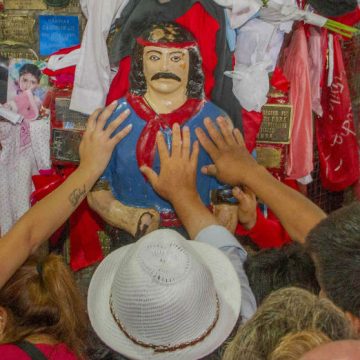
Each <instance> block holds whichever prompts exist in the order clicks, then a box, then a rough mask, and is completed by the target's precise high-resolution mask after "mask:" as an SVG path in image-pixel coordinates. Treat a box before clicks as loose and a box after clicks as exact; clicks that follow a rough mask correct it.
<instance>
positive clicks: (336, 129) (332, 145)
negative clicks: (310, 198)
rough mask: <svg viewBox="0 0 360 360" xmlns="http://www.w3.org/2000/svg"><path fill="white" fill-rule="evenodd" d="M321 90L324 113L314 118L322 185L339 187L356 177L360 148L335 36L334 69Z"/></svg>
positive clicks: (334, 189)
mask: <svg viewBox="0 0 360 360" xmlns="http://www.w3.org/2000/svg"><path fill="white" fill-rule="evenodd" d="M333 79H334V80H333V83H332V85H331V86H330V87H328V86H324V87H323V92H322V101H321V104H322V107H323V110H324V114H323V117H322V118H320V117H318V118H317V121H316V135H317V144H318V149H319V160H320V175H321V180H322V184H323V186H324V187H325V188H326V189H328V190H331V191H341V190H344V189H345V188H346V187H348V186H350V185H352V184H353V183H354V182H356V181H357V180H358V179H359V176H360V174H359V153H358V151H359V149H358V144H357V139H356V133H355V126H354V116H353V112H352V106H351V99H350V92H349V86H348V83H347V78H346V72H345V67H344V61H343V57H342V51H341V45H340V41H339V37H338V36H334V73H333Z"/></svg>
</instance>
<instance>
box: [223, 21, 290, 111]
mask: <svg viewBox="0 0 360 360" xmlns="http://www.w3.org/2000/svg"><path fill="white" fill-rule="evenodd" d="M291 27H292V22H291V23H290V24H289V23H284V24H282V25H281V26H280V25H279V26H275V25H273V24H269V23H266V22H265V21H262V20H260V19H257V18H255V19H251V20H250V21H248V22H247V23H246V24H245V25H244V26H242V27H241V28H240V29H239V30H238V35H237V38H236V48H235V67H234V72H233V73H232V74H231V73H227V75H228V76H229V75H230V76H231V77H233V92H234V95H235V96H236V98H237V99H238V100H239V102H240V104H241V106H242V107H244V108H245V109H246V110H248V111H252V110H255V111H260V109H261V107H262V106H263V105H264V104H265V103H266V101H267V97H266V96H267V93H268V90H269V79H268V73H269V72H271V71H273V70H274V68H275V66H276V63H277V59H278V56H279V52H280V49H281V46H282V43H283V41H284V33H285V32H290V31H291ZM254 94H256V96H255V97H254V96H253V95H254Z"/></svg>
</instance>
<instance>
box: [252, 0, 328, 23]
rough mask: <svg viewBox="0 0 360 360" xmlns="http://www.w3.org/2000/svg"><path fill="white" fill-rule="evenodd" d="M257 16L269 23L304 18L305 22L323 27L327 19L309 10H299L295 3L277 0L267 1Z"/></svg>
mask: <svg viewBox="0 0 360 360" xmlns="http://www.w3.org/2000/svg"><path fill="white" fill-rule="evenodd" d="M259 17H260V18H261V19H262V20H264V21H266V22H269V23H271V24H274V25H278V24H280V23H282V22H286V21H296V20H304V21H305V22H306V23H308V24H311V25H315V26H319V27H323V26H324V25H325V23H326V21H327V19H326V18H325V17H323V16H320V15H318V14H314V13H312V12H310V11H306V10H300V9H298V8H297V6H296V5H292V4H287V3H283V4H280V3H279V1H275V0H272V1H269V3H268V5H267V6H266V7H263V8H261V10H260V12H259Z"/></svg>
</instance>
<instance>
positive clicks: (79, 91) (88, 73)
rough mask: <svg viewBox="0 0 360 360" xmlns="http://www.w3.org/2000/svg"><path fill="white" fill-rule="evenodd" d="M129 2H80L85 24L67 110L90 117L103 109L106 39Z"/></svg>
mask: <svg viewBox="0 0 360 360" xmlns="http://www.w3.org/2000/svg"><path fill="white" fill-rule="evenodd" d="M128 2H129V0H106V1H99V0H81V8H82V10H83V12H84V14H85V16H86V17H87V19H88V21H87V24H86V28H85V31H84V35H83V39H82V42H81V48H80V59H79V63H78V64H77V66H76V71H75V81H74V89H73V92H72V96H71V102H70V109H71V110H75V111H79V112H82V113H84V114H91V113H92V112H93V111H94V110H95V109H97V108H99V107H103V106H104V105H105V100H106V95H107V93H108V91H109V87H110V64H109V56H108V52H107V47H106V39H107V36H108V34H109V30H110V27H111V24H112V22H113V20H114V19H115V18H116V17H118V16H119V14H120V13H121V11H122V10H123V9H124V7H125V6H126V5H127V3H128Z"/></svg>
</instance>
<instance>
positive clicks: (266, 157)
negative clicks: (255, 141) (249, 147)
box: [256, 146, 281, 169]
mask: <svg viewBox="0 0 360 360" xmlns="http://www.w3.org/2000/svg"><path fill="white" fill-rule="evenodd" d="M256 160H257V162H258V163H259V164H260V165H262V166H265V167H266V168H268V169H280V168H281V149H279V148H278V149H276V148H272V147H264V146H261V147H260V146H258V147H256Z"/></svg>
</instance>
